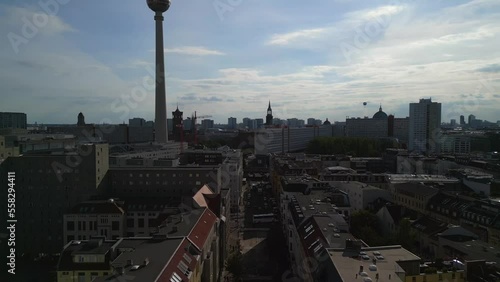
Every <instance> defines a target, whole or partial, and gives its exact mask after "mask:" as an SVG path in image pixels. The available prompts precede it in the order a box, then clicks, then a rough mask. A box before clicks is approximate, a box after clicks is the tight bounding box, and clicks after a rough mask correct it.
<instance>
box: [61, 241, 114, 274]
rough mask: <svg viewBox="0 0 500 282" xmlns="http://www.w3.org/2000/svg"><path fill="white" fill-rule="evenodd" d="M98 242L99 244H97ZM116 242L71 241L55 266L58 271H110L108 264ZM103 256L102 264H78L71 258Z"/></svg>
mask: <svg viewBox="0 0 500 282" xmlns="http://www.w3.org/2000/svg"><path fill="white" fill-rule="evenodd" d="M98 241H99V242H98ZM117 242H118V241H117V240H102V239H101V240H98V239H93V240H86V241H76V240H73V241H71V242H69V243H68V244H67V245H66V246H65V248H64V249H63V251H62V253H61V257H60V258H59V262H58V265H57V270H58V271H69V270H75V271H77V270H108V269H110V266H109V262H110V259H111V258H110V256H111V249H112V247H113V246H114V245H115V244H116V243H117ZM85 254H88V255H91V254H96V255H104V256H105V260H104V262H91V263H80V262H73V256H75V255H85Z"/></svg>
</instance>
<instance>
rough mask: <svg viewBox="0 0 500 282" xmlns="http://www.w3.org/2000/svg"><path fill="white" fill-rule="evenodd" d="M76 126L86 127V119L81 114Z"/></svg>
mask: <svg viewBox="0 0 500 282" xmlns="http://www.w3.org/2000/svg"><path fill="white" fill-rule="evenodd" d="M76 125H78V126H84V125H85V117H84V116H83V114H82V113H81V112H80V113H79V114H78V122H77V123H76Z"/></svg>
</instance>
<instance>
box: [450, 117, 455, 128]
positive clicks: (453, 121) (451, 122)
mask: <svg viewBox="0 0 500 282" xmlns="http://www.w3.org/2000/svg"><path fill="white" fill-rule="evenodd" d="M450 125H451V126H452V127H455V126H457V120H456V119H454V118H452V119H451V120H450Z"/></svg>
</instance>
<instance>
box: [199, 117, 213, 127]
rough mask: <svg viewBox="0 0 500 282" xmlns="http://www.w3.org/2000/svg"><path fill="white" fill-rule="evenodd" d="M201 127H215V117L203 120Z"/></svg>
mask: <svg viewBox="0 0 500 282" xmlns="http://www.w3.org/2000/svg"><path fill="white" fill-rule="evenodd" d="M201 128H203V129H209V128H214V120H213V119H204V120H202V121H201Z"/></svg>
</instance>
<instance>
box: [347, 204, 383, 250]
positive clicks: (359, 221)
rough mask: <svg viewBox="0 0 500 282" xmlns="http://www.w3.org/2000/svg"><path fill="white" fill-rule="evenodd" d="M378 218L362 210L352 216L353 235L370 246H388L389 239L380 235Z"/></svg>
mask: <svg viewBox="0 0 500 282" xmlns="http://www.w3.org/2000/svg"><path fill="white" fill-rule="evenodd" d="M377 230H378V219H377V216H376V215H375V214H373V213H371V212H369V211H366V210H361V211H357V212H354V213H353V214H352V215H351V233H352V235H353V236H354V237H356V238H359V239H361V240H363V241H364V242H365V243H367V244H368V245H370V246H381V245H385V244H387V242H388V240H387V238H384V237H383V236H381V235H380V234H379V232H378V231H377Z"/></svg>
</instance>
